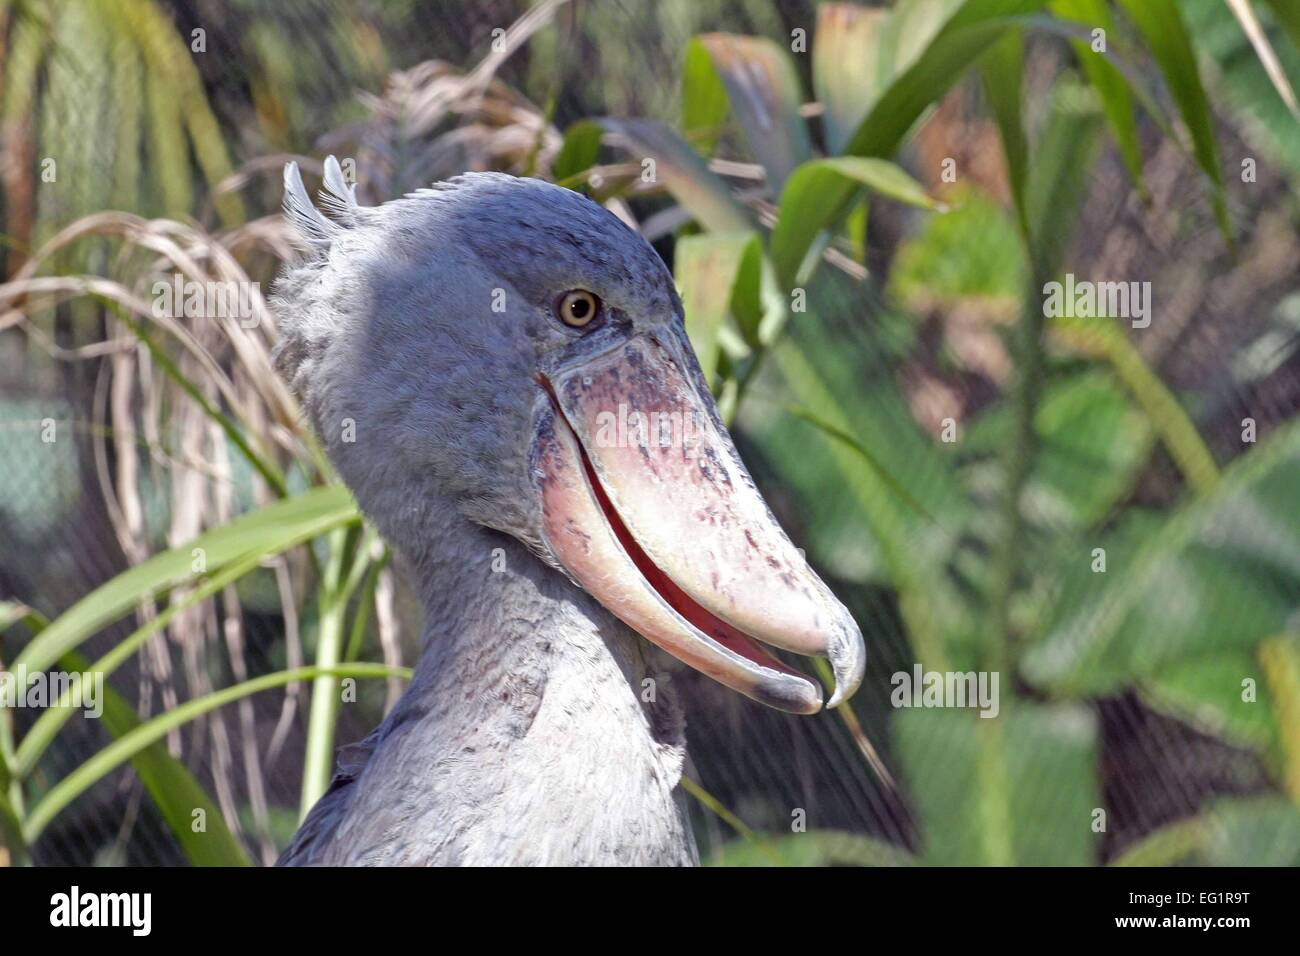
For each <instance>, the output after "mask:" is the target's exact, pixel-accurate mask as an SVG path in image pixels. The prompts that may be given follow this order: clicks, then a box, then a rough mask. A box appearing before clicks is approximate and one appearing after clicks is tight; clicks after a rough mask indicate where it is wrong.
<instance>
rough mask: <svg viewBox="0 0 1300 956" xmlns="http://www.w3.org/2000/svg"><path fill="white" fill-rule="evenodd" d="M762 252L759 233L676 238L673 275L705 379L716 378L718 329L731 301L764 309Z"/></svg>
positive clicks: (755, 330) (723, 324) (723, 320)
mask: <svg viewBox="0 0 1300 956" xmlns="http://www.w3.org/2000/svg"><path fill="white" fill-rule="evenodd" d="M762 254H763V253H762V245H761V243H760V242H759V238H758V235H757V234H756V233H753V232H744V233H711V234H708V235H699V236H686V237H684V238H682V239H681V240H679V241H678V243H677V249H676V252H675V254H674V259H673V271H674V273H675V275H674V278H675V279H676V282H677V288H678V289H679V290H680V292H681V296H682V305H683V307H684V308H685V310H686V333H687V335H689V336H690V339H691V344H692V345H693V346H695V354H696V355H697V356H698V357H699V360H700V368H701V369H702V370H703V372H704V378H705V381H708V382H712V381H713V378H714V373H715V372H716V371H717V366H718V352H719V348H720V345H719V333H720V332H721V331H722V329H723V327H724V326H725V325H726V323H727V320H728V318H729V317H731V316H732V315H733V307H732V303H733V302H734V301H739V302H743V303H744V304H745V305H744V308H746V309H750V308H754V307H760V308H761V306H760V305H759V270H760V269H761V268H762ZM742 286H744V287H745V288H742ZM747 318H756V317H754V316H747ZM754 332H755V333H756V332H757V326H756V325H755V326H754Z"/></svg>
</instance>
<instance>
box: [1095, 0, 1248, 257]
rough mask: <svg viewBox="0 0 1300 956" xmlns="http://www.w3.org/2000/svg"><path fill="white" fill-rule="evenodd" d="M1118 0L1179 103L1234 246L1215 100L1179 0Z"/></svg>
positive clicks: (1222, 227) (1224, 229) (1194, 151)
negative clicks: (1208, 93) (1205, 81)
mask: <svg viewBox="0 0 1300 956" xmlns="http://www.w3.org/2000/svg"><path fill="white" fill-rule="evenodd" d="M1119 3H1120V6H1121V7H1123V9H1124V11H1125V13H1127V14H1128V17H1129V19H1130V20H1132V21H1133V23H1134V25H1136V26H1137V28H1138V31H1139V32H1140V33H1141V34H1142V37H1143V39H1144V40H1145V41H1146V44H1147V47H1148V48H1149V49H1150V50H1151V55H1152V56H1153V57H1154V58H1155V61H1156V63H1157V64H1159V66H1160V71H1161V73H1162V74H1163V75H1164V78H1165V84H1166V85H1167V86H1168V87H1169V92H1170V95H1171V96H1173V99H1174V102H1175V103H1177V104H1178V110H1179V112H1180V113H1181V114H1182V117H1183V122H1184V123H1186V124H1187V130H1188V132H1189V133H1190V134H1191V137H1192V154H1193V155H1194V156H1195V157H1196V161H1197V164H1198V165H1199V166H1200V167H1201V170H1202V171H1203V172H1204V173H1205V175H1206V176H1207V177H1209V180H1210V201H1211V203H1212V204H1213V206H1214V215H1215V218H1216V219H1217V220H1218V222H1219V229H1220V231H1221V232H1222V233H1223V237H1224V240H1225V241H1226V242H1227V243H1228V245H1229V247H1233V248H1235V240H1234V238H1233V232H1232V223H1231V221H1230V220H1229V218H1228V204H1227V197H1226V194H1225V192H1224V185H1223V172H1222V170H1221V169H1220V168H1219V149H1218V146H1217V145H1216V142H1215V138H1214V122H1213V119H1212V117H1211V116H1210V104H1209V100H1208V99H1207V98H1206V96H1205V88H1204V87H1203V86H1202V85H1201V74H1200V71H1199V70H1198V69H1197V66H1196V53H1195V52H1194V51H1193V49H1192V41H1191V38H1190V37H1189V36H1188V35H1187V27H1186V25H1185V24H1184V22H1183V16H1182V13H1180V12H1179V9H1178V4H1177V3H1176V2H1174V0H1119Z"/></svg>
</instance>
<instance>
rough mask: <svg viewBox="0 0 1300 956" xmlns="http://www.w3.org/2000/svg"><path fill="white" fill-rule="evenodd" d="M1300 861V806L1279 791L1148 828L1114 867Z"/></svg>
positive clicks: (1218, 802) (1290, 863) (1217, 805)
mask: <svg viewBox="0 0 1300 956" xmlns="http://www.w3.org/2000/svg"><path fill="white" fill-rule="evenodd" d="M1180 864H1200V865H1202V866H1292V867H1293V866H1300V808H1297V807H1296V806H1295V804H1293V803H1289V802H1288V801H1286V800H1284V799H1282V798H1281V797H1276V796H1258V797H1229V798H1226V799H1221V800H1216V801H1214V802H1213V803H1211V804H1210V805H1209V806H1208V807H1207V808H1206V809H1205V810H1204V811H1203V812H1202V813H1200V814H1199V815H1197V816H1194V817H1189V818H1188V819H1186V820H1179V821H1177V822H1175V823H1171V824H1169V825H1168V826H1165V827H1161V828H1160V829H1159V830H1156V831H1155V832H1153V833H1148V834H1147V835H1146V836H1144V837H1143V838H1142V839H1141V840H1139V841H1138V842H1136V843H1134V844H1132V845H1130V846H1128V847H1126V848H1125V849H1124V851H1123V852H1122V853H1121V854H1120V855H1119V856H1117V857H1116V858H1115V859H1114V860H1112V861H1111V864H1110V865H1111V866H1176V865H1180Z"/></svg>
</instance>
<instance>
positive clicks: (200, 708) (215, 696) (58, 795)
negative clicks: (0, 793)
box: [23, 664, 411, 843]
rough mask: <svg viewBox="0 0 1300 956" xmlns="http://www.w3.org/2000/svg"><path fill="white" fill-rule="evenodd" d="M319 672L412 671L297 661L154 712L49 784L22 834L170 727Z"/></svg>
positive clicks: (32, 833)
mask: <svg viewBox="0 0 1300 956" xmlns="http://www.w3.org/2000/svg"><path fill="white" fill-rule="evenodd" d="M320 676H334V677H357V678H368V677H380V678H383V677H392V676H399V677H403V678H406V679H408V680H409V679H410V676H411V671H410V669H409V668H404V667H389V666H387V665H385V664H343V665H340V666H338V667H332V668H320V667H299V668H296V669H294V670H287V671H277V672H276V673H274V674H266V675H264V676H262V677H255V678H253V679H252V680H247V681H244V682H243V683H241V684H236V685H234V686H233V687H226V688H223V689H222V690H218V691H214V692H212V693H211V694H206V695H204V696H203V697H197V698H195V699H193V700H188V701H186V702H185V703H183V704H181V705H180V706H179V707H177V708H175V709H174V710H169V711H167V713H165V714H159V715H158V716H157V717H154V718H152V719H151V720H148V721H146V722H145V723H143V724H141V725H140V726H138V727H136V728H134V729H132V730H129V731H127V732H126V733H125V734H123V735H122V736H121V737H119V738H118V739H117V740H114V741H113V742H112V743H111V744H109V745H108V746H107V747H105V748H104V749H103V750H101V751H99V752H98V753H96V754H95V755H94V756H92V757H91V758H90V759H89V760H87V761H86V762H85V763H83V764H81V765H80V766H79V767H77V768H76V769H75V770H73V771H72V772H71V773H70V774H68V775H67V776H66V777H64V778H63V779H62V780H60V781H59V782H58V783H56V784H55V785H54V786H53V787H51V788H50V789H49V791H48V792H47V793H46V794H45V795H44V796H43V797H42V798H41V800H40V802H39V803H37V804H36V805H35V806H34V807H32V809H31V812H30V813H28V815H27V819H26V821H25V823H24V825H23V832H24V834H25V835H26V838H27V842H28V843H33V842H35V840H36V838H37V837H38V836H40V834H41V832H42V831H43V830H44V829H45V827H46V826H48V825H49V823H50V821H51V820H53V819H54V818H55V817H56V816H58V815H59V813H60V812H62V811H63V810H64V809H65V808H66V807H67V806H68V804H70V803H72V802H73V801H74V800H76V799H77V798H78V797H79V796H81V794H83V793H85V792H86V791H87V790H88V789H90V788H91V787H92V786H94V785H95V784H96V783H97V782H99V781H100V780H102V779H103V778H104V776H105V775H107V774H109V773H111V772H112V771H113V770H115V769H116V768H118V767H120V766H121V765H122V764H123V763H125V762H126V761H128V760H130V759H131V758H132V757H134V756H136V755H137V754H139V753H140V752H141V751H143V750H145V749H146V748H147V747H149V746H150V745H152V744H155V743H157V742H158V741H160V740H162V739H163V738H164V737H165V736H167V734H168V732H170V731H172V730H175V729H176V728H177V727H181V726H184V725H185V724H187V723H189V722H190V721H191V720H194V719H195V718H196V717H200V716H202V715H203V714H206V713H209V712H211V711H213V710H216V709H217V708H218V707H224V706H225V705H226V704H229V703H233V702H234V701H237V700H240V699H242V698H244V697H248V696H249V695H251V694H256V693H258V692H260V691H264V690H270V689H271V688H273V687H283V686H284V685H285V684H294V683H298V682H299V681H306V680H313V679H315V678H317V677H320Z"/></svg>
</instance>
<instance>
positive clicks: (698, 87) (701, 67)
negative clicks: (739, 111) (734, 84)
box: [682, 37, 727, 156]
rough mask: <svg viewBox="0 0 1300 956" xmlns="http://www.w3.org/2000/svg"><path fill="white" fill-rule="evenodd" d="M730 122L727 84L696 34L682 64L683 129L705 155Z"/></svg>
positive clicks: (689, 139)
mask: <svg viewBox="0 0 1300 956" xmlns="http://www.w3.org/2000/svg"><path fill="white" fill-rule="evenodd" d="M726 122H727V88H726V86H724V85H723V83H722V77H720V76H718V71H717V69H715V68H714V66H713V57H712V56H710V55H709V51H708V48H707V47H706V46H705V45H704V44H703V43H702V42H701V41H700V39H699V37H693V38H692V39H691V40H690V41H689V42H688V43H687V44H686V58H685V61H684V62H683V64H682V132H683V133H685V134H686V139H687V140H688V141H689V142H690V144H691V145H692V146H694V147H695V149H696V150H697V151H698V152H699V153H700V155H702V156H709V155H711V154H712V153H713V148H714V146H716V145H717V142H718V137H719V135H720V134H721V131H722V127H723V124H724V123H726Z"/></svg>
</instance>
